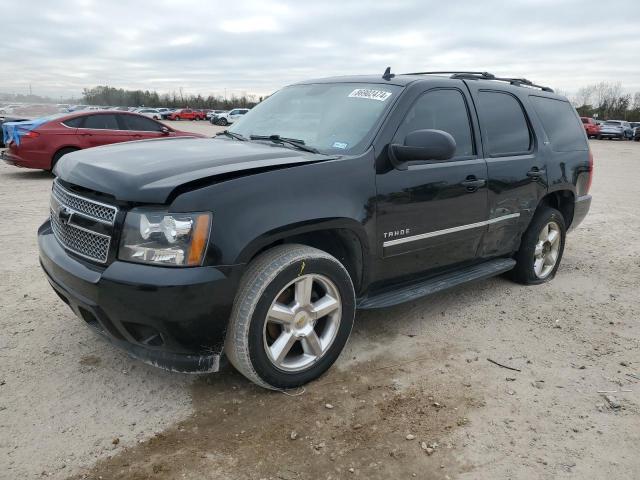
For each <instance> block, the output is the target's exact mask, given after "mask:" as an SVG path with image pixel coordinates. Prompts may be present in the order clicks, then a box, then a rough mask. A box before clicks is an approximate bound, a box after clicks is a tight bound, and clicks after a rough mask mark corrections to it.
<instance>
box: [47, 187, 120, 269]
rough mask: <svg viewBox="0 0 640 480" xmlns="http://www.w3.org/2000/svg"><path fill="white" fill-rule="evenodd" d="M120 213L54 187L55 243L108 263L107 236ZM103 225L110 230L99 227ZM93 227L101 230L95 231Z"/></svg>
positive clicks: (53, 228) (52, 209)
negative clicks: (106, 225)
mask: <svg viewBox="0 0 640 480" xmlns="http://www.w3.org/2000/svg"><path fill="white" fill-rule="evenodd" d="M117 214H118V208H117V207H114V206H111V205H106V204H103V203H100V202H95V201H94V200H91V199H88V198H85V197H80V196H78V195H76V194H73V193H71V192H69V191H68V190H66V189H64V188H63V187H61V186H60V185H59V184H58V183H57V182H54V184H53V189H52V192H51V202H50V218H51V229H52V230H53V234H54V236H55V237H56V240H57V241H58V242H59V243H60V244H61V245H62V246H63V247H64V248H65V249H67V250H69V251H70V252H73V253H75V254H77V255H80V256H81V257H84V258H86V259H88V260H93V261H94V262H98V263H106V262H107V259H108V258H109V247H110V245H111V236H110V235H107V233H109V231H111V230H112V228H113V227H112V226H113V224H114V223H115V220H116V215H117ZM83 218H84V219H85V220H84V221H82V219H83ZM87 220H88V222H87ZM78 222H79V223H78ZM96 222H98V223H96ZM100 223H103V224H108V225H110V226H111V228H108V227H104V226H102V227H101V228H98V227H100V225H99V224H100ZM93 228H98V229H99V230H100V231H94V230H93Z"/></svg>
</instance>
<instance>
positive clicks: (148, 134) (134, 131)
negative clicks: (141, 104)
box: [118, 114, 167, 140]
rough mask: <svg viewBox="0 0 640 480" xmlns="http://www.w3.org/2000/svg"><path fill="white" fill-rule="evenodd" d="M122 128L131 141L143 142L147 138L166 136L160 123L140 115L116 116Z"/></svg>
mask: <svg viewBox="0 0 640 480" xmlns="http://www.w3.org/2000/svg"><path fill="white" fill-rule="evenodd" d="M118 117H120V118H119V119H118V120H119V122H120V124H121V125H122V128H124V129H126V130H127V133H128V134H129V136H130V138H131V140H145V139H148V138H161V137H165V136H167V135H166V134H165V133H164V132H163V131H162V127H164V125H162V124H161V123H160V122H156V121H155V120H152V119H150V118H147V117H143V116H142V115H126V114H125V115H118Z"/></svg>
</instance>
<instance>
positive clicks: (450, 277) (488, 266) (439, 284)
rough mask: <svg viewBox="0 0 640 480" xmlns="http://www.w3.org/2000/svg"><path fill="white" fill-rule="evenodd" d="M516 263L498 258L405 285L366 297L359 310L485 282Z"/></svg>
mask: <svg viewBox="0 0 640 480" xmlns="http://www.w3.org/2000/svg"><path fill="white" fill-rule="evenodd" d="M515 265H516V261H515V260H514V259H512V258H497V259H495V260H489V261H488V262H484V263H481V264H479V265H474V266H472V267H467V268H463V269H462V270H457V271H455V272H449V273H445V274H442V275H438V276H437V277H433V278H430V279H429V280H425V281H422V282H419V283H414V284H411V285H408V286H407V285H404V286H402V287H400V288H397V289H395V290H390V291H386V292H382V293H379V294H377V295H375V296H373V297H365V298H362V299H361V300H359V301H358V304H357V308H359V309H362V310H368V309H373V308H385V307H391V306H393V305H398V304H400V303H404V302H409V301H411V300H415V299H417V298H421V297H426V296H427V295H431V294H434V293H437V292H442V291H443V290H447V289H449V288H452V287H456V286H458V285H462V284H463V283H468V282H473V281H475V280H484V279H485V278H490V277H494V276H496V275H500V274H501V273H504V272H508V271H509V270H511V269H512V268H513V267H515Z"/></svg>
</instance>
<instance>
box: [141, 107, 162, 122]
mask: <svg viewBox="0 0 640 480" xmlns="http://www.w3.org/2000/svg"><path fill="white" fill-rule="evenodd" d="M134 113H138V114H140V115H144V116H145V117H148V118H153V119H154V120H160V119H161V118H162V114H161V113H160V112H159V111H158V110H156V109H155V108H139V109H137V110H136V111H135V112H134Z"/></svg>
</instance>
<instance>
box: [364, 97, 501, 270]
mask: <svg viewBox="0 0 640 480" xmlns="http://www.w3.org/2000/svg"><path fill="white" fill-rule="evenodd" d="M470 104H471V100H470V97H469V94H468V92H465V91H463V90H460V89H457V88H435V89H431V90H427V91H425V92H424V93H422V94H421V95H420V96H418V98H417V99H416V100H415V102H414V103H413V105H412V106H411V107H410V108H409V110H408V113H407V115H406V117H405V118H404V120H403V121H402V123H401V124H400V127H399V128H398V131H397V132H396V134H395V136H394V139H393V143H403V141H404V138H405V137H406V135H407V134H408V133H410V132H412V131H415V130H422V129H436V130H443V131H445V132H448V133H450V134H451V135H452V136H453V137H454V139H455V141H456V146H457V149H456V153H455V156H454V158H452V159H450V160H447V161H432V160H427V159H425V161H423V162H417V164H412V165H411V166H410V167H409V168H408V169H407V170H397V169H393V168H389V169H384V170H383V171H380V172H378V174H377V176H376V184H377V222H376V223H377V227H376V228H377V241H378V242H379V244H380V246H381V250H380V252H381V256H382V262H381V271H380V272H377V275H376V276H377V279H378V280H382V279H386V278H393V277H397V276H398V272H403V273H418V272H427V271H434V272H435V271H436V270H438V269H443V268H446V267H448V266H451V265H454V264H459V263H461V262H465V261H469V260H472V259H474V258H475V257H476V254H477V251H478V246H479V244H480V242H481V239H482V236H483V233H484V232H485V231H486V225H487V224H486V219H487V213H488V211H487V178H488V177H487V166H486V163H485V161H484V159H483V158H482V155H480V154H479V148H480V147H479V142H478V141H477V140H476V137H477V126H476V125H475V124H476V121H475V118H474V117H473V116H472V114H471V111H472V110H471V109H470V108H469V107H470Z"/></svg>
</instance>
